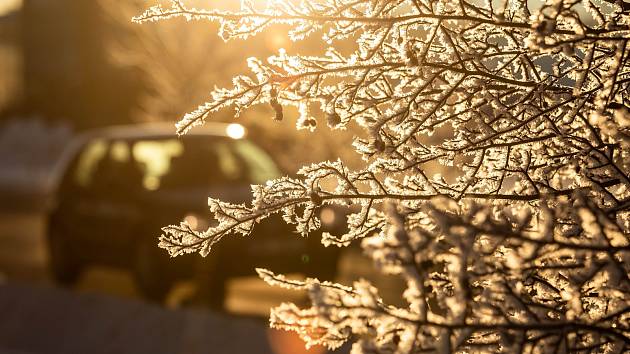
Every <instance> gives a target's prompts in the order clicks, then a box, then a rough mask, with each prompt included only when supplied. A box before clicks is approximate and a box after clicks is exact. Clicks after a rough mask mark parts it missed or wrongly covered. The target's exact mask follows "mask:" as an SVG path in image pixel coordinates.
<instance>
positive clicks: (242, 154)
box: [48, 124, 340, 304]
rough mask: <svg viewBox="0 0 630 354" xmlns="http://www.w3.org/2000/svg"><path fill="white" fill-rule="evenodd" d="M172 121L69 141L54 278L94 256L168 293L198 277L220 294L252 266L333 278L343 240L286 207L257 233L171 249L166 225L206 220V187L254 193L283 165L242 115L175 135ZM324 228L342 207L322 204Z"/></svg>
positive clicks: (216, 193)
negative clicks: (305, 229) (286, 216)
mask: <svg viewBox="0 0 630 354" xmlns="http://www.w3.org/2000/svg"><path fill="white" fill-rule="evenodd" d="M173 131H174V129H173V127H172V126H171V125H138V126H127V127H115V128H106V129H102V130H98V131H94V132H90V133H87V134H84V135H82V136H80V137H78V138H77V139H76V141H74V142H73V143H71V144H70V147H69V148H68V151H67V153H66V154H65V155H64V158H63V159H62V162H61V163H60V165H59V171H58V173H57V175H58V178H57V179H58V183H56V184H57V186H58V188H57V192H56V198H55V201H56V202H55V203H54V206H53V208H52V212H51V213H50V218H49V224H48V226H49V227H48V238H49V247H50V257H51V269H52V272H53V275H54V278H55V279H56V280H57V281H58V282H60V283H63V284H72V283H73V282H74V281H76V280H77V278H78V276H79V275H80V272H81V271H82V270H83V269H84V268H85V267H86V266H88V265H92V264H100V265H109V266H117V267H124V268H128V269H131V270H132V271H133V274H134V275H135V280H136V284H137V287H138V289H139V290H140V291H141V292H142V293H143V294H144V295H145V296H147V297H148V298H152V299H155V300H162V299H163V298H164V297H165V295H166V294H167V293H168V291H169V289H170V288H171V285H172V284H173V283H174V282H175V281H176V280H179V279H184V278H195V279H197V281H198V282H199V284H198V285H199V286H198V287H199V288H201V289H202V291H201V293H203V296H204V297H205V300H207V301H208V302H209V303H214V304H217V303H218V304H221V303H222V301H223V298H224V295H225V282H226V280H227V279H228V278H230V277H234V276H243V275H252V274H254V268H255V267H260V266H262V267H268V268H270V269H272V270H274V271H278V272H289V271H292V272H295V271H298V272H302V273H305V274H307V275H310V276H318V277H322V278H326V279H332V277H334V275H335V271H336V263H337V258H338V253H339V251H338V249H337V248H336V247H334V248H324V247H323V246H322V245H321V244H320V243H319V235H311V236H310V237H308V238H302V237H299V236H298V235H296V234H295V233H294V231H293V230H292V229H290V228H289V227H288V226H287V225H286V224H285V223H284V222H283V221H282V220H281V218H280V217H279V216H275V217H271V218H268V219H266V220H265V221H263V222H262V223H261V224H260V225H257V227H255V229H254V232H253V235H251V237H246V238H243V237H227V238H224V239H223V240H222V241H221V242H220V243H219V244H218V245H216V246H215V247H213V250H212V252H211V254H210V256H208V257H206V258H203V257H201V256H199V255H196V254H194V255H186V256H180V257H176V258H169V256H168V254H167V252H166V251H165V250H162V249H159V248H158V247H157V242H158V241H157V237H158V236H159V235H160V234H161V227H163V226H165V225H169V224H177V223H179V222H180V221H182V220H186V221H187V222H188V223H189V224H190V225H191V226H192V227H194V228H197V229H199V230H202V229H204V230H205V229H206V228H207V227H208V226H209V223H211V222H212V219H211V215H210V213H209V211H208V207H207V198H208V196H211V197H214V198H220V199H222V200H225V201H229V202H239V203H240V202H246V201H248V200H249V199H250V198H251V194H250V191H251V190H250V185H251V184H258V183H264V182H265V181H267V180H268V179H272V178H276V177H279V176H280V175H281V171H280V170H279V168H278V167H277V166H276V164H275V163H274V161H273V160H272V159H271V158H270V156H269V155H268V154H267V153H266V152H265V151H263V150H262V149H261V148H259V147H258V146H256V145H255V144H253V143H252V142H251V141H249V140H247V139H245V138H244V133H245V131H244V128H242V127H241V126H240V125H235V124H231V125H224V124H211V125H207V126H205V127H203V128H199V129H196V130H193V132H191V133H190V134H188V135H185V136H183V137H176V136H175V135H174V132H173ZM320 212H321V213H322V214H321V216H322V221H323V231H329V232H334V231H335V229H336V228H337V227H338V226H337V225H336V224H339V221H340V220H339V219H340V218H339V216H338V215H337V212H336V211H334V210H332V209H323V210H321V211H320Z"/></svg>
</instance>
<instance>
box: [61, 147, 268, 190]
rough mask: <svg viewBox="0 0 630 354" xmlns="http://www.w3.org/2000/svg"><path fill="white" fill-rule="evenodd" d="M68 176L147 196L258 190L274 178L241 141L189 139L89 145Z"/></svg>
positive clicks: (257, 152)
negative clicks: (223, 188) (222, 188)
mask: <svg viewBox="0 0 630 354" xmlns="http://www.w3.org/2000/svg"><path fill="white" fill-rule="evenodd" d="M73 175H74V180H75V184H78V185H79V186H82V187H85V188H99V187H102V188H103V189H108V190H111V189H121V188H122V187H123V186H124V188H125V189H130V188H131V189H133V188H141V189H145V190H149V191H153V190H164V189H166V190H168V189H179V188H206V187H212V186H217V185H229V184H260V183H264V182H265V181H267V180H269V179H273V178H277V177H278V176H279V175H280V172H279V170H278V168H277V166H276V164H275V163H274V162H273V160H272V159H271V158H270V157H269V155H267V154H266V153H265V152H264V151H263V150H262V149H260V148H259V147H257V146H256V145H254V144H253V143H251V142H249V141H247V140H234V139H228V138H218V137H206V136H191V137H185V138H183V139H177V138H156V139H136V140H125V139H112V140H105V139H99V140H94V141H92V142H90V143H88V144H87V145H86V147H85V148H84V149H83V151H82V153H81V154H80V156H79V159H78V161H77V164H76V168H75V171H74V173H73ZM105 184H107V186H105Z"/></svg>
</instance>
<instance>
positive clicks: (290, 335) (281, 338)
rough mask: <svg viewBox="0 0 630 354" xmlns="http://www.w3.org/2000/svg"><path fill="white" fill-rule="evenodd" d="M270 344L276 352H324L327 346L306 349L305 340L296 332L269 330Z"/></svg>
mask: <svg viewBox="0 0 630 354" xmlns="http://www.w3.org/2000/svg"><path fill="white" fill-rule="evenodd" d="M267 338H268V339H269V346H270V347H271V350H272V351H273V352H274V353H275V354H323V353H326V348H324V347H321V346H317V347H311V348H310V349H308V350H307V349H306V348H305V347H304V341H302V339H300V337H299V336H298V335H297V334H296V333H294V332H287V331H279V330H276V329H268V330H267Z"/></svg>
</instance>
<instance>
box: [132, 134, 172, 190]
mask: <svg viewBox="0 0 630 354" xmlns="http://www.w3.org/2000/svg"><path fill="white" fill-rule="evenodd" d="M183 153H184V146H183V144H182V142H181V141H179V140H177V139H163V140H146V141H138V142H136V143H135V144H134V145H133V157H134V159H135V160H136V161H138V162H139V163H141V164H142V165H143V166H144V176H143V179H142V186H143V187H144V188H145V189H147V190H156V189H158V188H160V183H161V180H162V177H164V175H166V174H167V173H169V171H170V169H171V161H172V160H173V159H175V158H179V156H181V155H182V154H183Z"/></svg>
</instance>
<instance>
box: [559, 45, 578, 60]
mask: <svg viewBox="0 0 630 354" xmlns="http://www.w3.org/2000/svg"><path fill="white" fill-rule="evenodd" d="M562 53H563V54H564V55H566V56H568V57H572V56H573V55H574V54H575V50H574V49H573V46H572V45H570V44H568V43H565V44H563V45H562Z"/></svg>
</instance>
